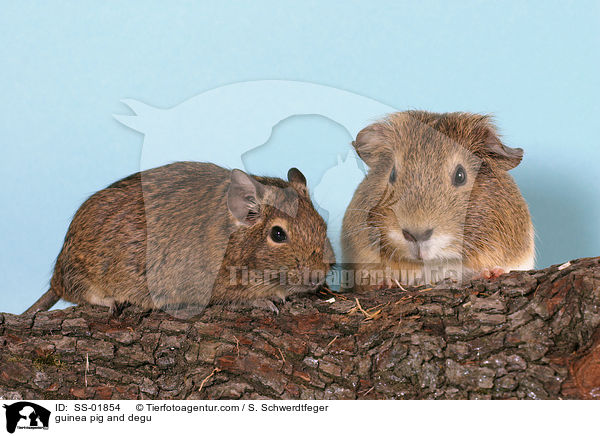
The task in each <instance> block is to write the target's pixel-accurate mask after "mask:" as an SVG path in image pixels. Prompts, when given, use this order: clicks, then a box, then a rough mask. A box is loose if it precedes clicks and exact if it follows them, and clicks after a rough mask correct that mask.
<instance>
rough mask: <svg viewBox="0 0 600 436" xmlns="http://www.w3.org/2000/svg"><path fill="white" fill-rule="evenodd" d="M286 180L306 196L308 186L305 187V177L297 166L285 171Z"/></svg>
mask: <svg viewBox="0 0 600 436" xmlns="http://www.w3.org/2000/svg"><path fill="white" fill-rule="evenodd" d="M287 178H288V182H290V183H291V185H292V186H293V187H294V188H296V190H297V191H298V192H300V193H301V194H303V195H306V196H307V197H308V188H307V187H306V177H304V174H302V172H301V171H300V170H299V169H298V168H290V169H289V171H288V173H287Z"/></svg>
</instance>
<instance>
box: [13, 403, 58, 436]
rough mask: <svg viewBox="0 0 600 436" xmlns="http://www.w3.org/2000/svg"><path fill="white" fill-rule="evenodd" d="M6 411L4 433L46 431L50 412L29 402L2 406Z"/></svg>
mask: <svg viewBox="0 0 600 436" xmlns="http://www.w3.org/2000/svg"><path fill="white" fill-rule="evenodd" d="M2 407H4V408H5V409H6V411H5V414H6V431H8V432H9V433H14V432H15V430H16V429H19V430H40V429H41V430H47V429H48V424H49V422H50V411H49V410H48V409H45V408H44V407H42V406H39V405H37V404H35V403H31V402H29V401H19V402H17V403H13V404H8V405H7V404H4V405H3V406H2Z"/></svg>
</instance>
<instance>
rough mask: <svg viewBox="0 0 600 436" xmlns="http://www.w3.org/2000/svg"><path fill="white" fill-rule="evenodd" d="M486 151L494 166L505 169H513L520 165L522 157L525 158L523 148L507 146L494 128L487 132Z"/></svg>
mask: <svg viewBox="0 0 600 436" xmlns="http://www.w3.org/2000/svg"><path fill="white" fill-rule="evenodd" d="M484 152H485V154H486V157H487V158H488V159H490V160H491V161H492V164H493V165H494V166H496V167H498V168H500V169H502V170H504V171H508V170H511V169H513V168H514V167H516V166H517V165H519V164H520V163H521V159H523V149H522V148H512V147H507V146H506V145H504V144H503V143H502V141H501V140H500V138H499V137H498V135H496V133H495V132H494V131H492V130H490V131H488V133H487V136H486V139H485V142H484Z"/></svg>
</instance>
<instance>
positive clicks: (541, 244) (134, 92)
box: [0, 1, 600, 312]
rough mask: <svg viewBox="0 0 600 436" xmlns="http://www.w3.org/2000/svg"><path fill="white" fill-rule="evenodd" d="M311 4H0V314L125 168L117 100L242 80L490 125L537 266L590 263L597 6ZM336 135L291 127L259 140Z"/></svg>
mask: <svg viewBox="0 0 600 436" xmlns="http://www.w3.org/2000/svg"><path fill="white" fill-rule="evenodd" d="M323 3H324V2H281V1H279V2H244V3H242V2H240V3H224V2H196V3H191V2H169V3H165V2H147V1H144V2H142V1H130V2H121V1H95V2H91V1H71V2H59V1H48V2H27V1H19V2H8V1H2V2H0V5H1V6H0V143H1V144H2V150H1V153H0V170H1V171H2V176H3V177H2V182H3V186H2V189H1V190H0V204H1V205H2V206H1V207H0V224H1V227H0V243H1V244H2V245H1V247H2V250H1V251H0V280H1V282H0V311H7V312H20V311H22V310H23V309H25V308H26V307H27V306H29V304H30V303H32V302H33V301H34V300H35V298H36V297H37V296H38V295H40V294H41V293H42V292H44V291H45V290H46V289H47V284H48V280H49V277H50V274H51V270H52V267H53V263H54V259H55V257H56V255H57V254H58V252H59V250H60V247H61V244H62V240H63V238H64V234H65V232H66V229H67V227H68V224H69V222H70V219H71V217H72V215H73V214H74V212H75V211H76V209H77V207H78V206H79V205H80V204H81V202H82V201H83V200H84V199H85V198H86V197H88V196H89V195H90V194H92V193H93V192H95V191H97V190H98V189H100V188H102V187H104V186H106V185H108V184H109V183H111V182H113V181H115V180H117V179H118V178H121V177H123V176H126V175H128V174H130V173H133V172H135V171H137V170H138V169H139V162H140V152H141V145H142V142H143V137H142V135H140V134H139V133H136V132H134V131H132V130H130V129H128V128H127V127H125V126H123V125H121V124H119V123H118V122H117V121H116V120H115V119H114V118H113V117H112V114H115V113H125V114H126V113H128V111H127V109H126V108H124V106H123V105H122V104H121V103H119V101H120V100H121V99H124V98H133V99H137V100H141V101H144V102H146V103H148V104H151V105H153V106H157V107H163V108H166V107H170V106H174V105H177V104H179V103H181V102H182V101H184V100H187V99H189V98H190V97H192V96H194V95H197V94H199V93H200V92H203V91H206V90H208V89H212V88H215V87H218V86H222V85H225V84H228V83H233V82H238V81H246V80H258V79H288V80H302V81H309V82H315V83H320V84H324V85H329V86H333V87H337V88H341V89H345V90H348V91H352V92H355V93H357V94H361V95H364V96H368V97H370V98H373V99H375V100H378V101H381V102H383V103H385V104H388V105H390V106H394V107H398V108H400V109H405V108H418V109H427V110H432V111H455V110H465V111H473V112H487V113H493V114H495V115H496V119H497V122H498V124H499V126H500V129H501V131H502V133H503V134H504V138H505V140H506V143H507V144H508V145H511V146H520V147H523V148H524V149H525V151H526V155H525V159H524V161H523V164H522V165H521V166H519V167H518V168H517V169H516V170H515V171H513V175H514V177H515V178H516V180H517V182H518V183H519V185H520V186H521V188H522V191H523V194H524V196H525V197H526V199H527V200H528V202H529V203H530V207H531V211H532V214H533V218H534V224H535V226H536V229H537V233H538V238H537V246H538V266H546V265H549V264H552V263H558V262H562V261H564V260H568V259H571V258H576V257H582V256H593V255H598V254H600V235H599V232H598V223H599V222H600V220H599V218H600V204H599V201H598V200H599V198H600V180H599V177H598V171H597V167H598V161H600V147H599V145H600V144H599V142H600V141H599V140H598V134H597V126H598V120H599V119H600V108H599V103H598V102H599V101H600V91H599V90H600V87H599V85H600V84H599V77H600V71H599V70H600V68H599V62H598V53H599V36H598V31H597V28H598V24H599V23H600V7H599V3H598V2H593V1H588V2H586V1H576V2H575V1H573V2H551V1H543V2H542V1H539V2H520V1H519V2H517V1H515V2H480V1H462V2H444V1H429V2H419V3H418V4H417V3H416V2H415V3H414V4H411V3H408V2H368V3H367V2H361V3H358V2H348V1H344V2H328V3H327V4H323ZM232 122H234V120H232ZM350 139H351V138H350V137H349V136H348V135H347V133H346V132H345V131H344V130H343V129H342V128H341V127H340V126H337V125H335V124H333V123H331V122H326V121H325V120H323V119H318V118H310V117H309V118H307V117H302V118H292V119H290V120H288V121H285V122H284V123H282V124H280V125H279V126H278V127H277V128H276V129H275V131H274V134H273V137H272V138H271V141H272V142H273V144H270V145H269V146H271V145H272V146H273V147H275V146H276V145H277V144H278V143H281V144H284V143H285V144H290V143H292V144H297V145H298V146H299V147H300V146H301V145H302V144H305V143H307V142H308V141H313V142H315V141H318V142H319V143H321V144H324V146H325V145H326V144H327V143H328V142H329V141H342V140H343V141H347V142H349V141H350ZM304 160H305V156H303V158H302V161H304ZM301 163H302V162H301ZM301 163H300V164H298V166H301ZM542 176H543V177H542ZM540 179H543V183H539V182H540Z"/></svg>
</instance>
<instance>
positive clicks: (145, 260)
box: [50, 162, 334, 310]
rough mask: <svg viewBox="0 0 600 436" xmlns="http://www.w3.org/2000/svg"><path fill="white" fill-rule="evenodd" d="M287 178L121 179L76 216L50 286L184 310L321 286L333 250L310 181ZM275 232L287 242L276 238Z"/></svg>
mask: <svg viewBox="0 0 600 436" xmlns="http://www.w3.org/2000/svg"><path fill="white" fill-rule="evenodd" d="M288 178H289V182H286V181H284V180H281V179H277V178H267V177H255V176H248V175H247V174H245V173H243V172H242V171H239V170H233V171H229V170H226V169H224V168H221V167H218V166H216V165H213V164H210V163H197V162H177V163H174V164H170V165H165V166H162V167H159V168H155V169H151V170H147V171H143V172H141V173H136V174H133V175H131V176H129V177H127V178H125V179H122V180H120V181H118V182H116V183H113V184H112V185H110V186H109V187H107V188H106V189H103V190H101V191H99V192H97V193H96V194H94V195H92V196H91V197H90V198H89V199H88V200H87V201H85V202H84V203H83V205H82V206H81V207H80V208H79V210H78V211H77V213H76V214H75V217H74V218H73V221H72V223H71V225H70V227H69V230H68V232H67V235H66V237H65V241H64V245H63V248H62V251H61V252H60V254H59V256H58V259H57V261H56V266H55V269H54V275H53V276H52V279H51V282H50V287H51V289H50V290H51V291H52V292H54V293H55V294H56V295H57V296H60V297H61V298H63V299H65V300H67V301H70V302H73V303H92V304H98V305H103V306H109V307H111V308H113V307H115V306H118V305H120V304H122V303H131V304H134V305H137V306H140V307H142V308H145V309H154V308H163V309H164V308H171V309H174V310H175V309H177V308H178V307H179V308H180V307H185V306H187V305H197V306H198V305H199V306H202V305H205V304H208V303H218V302H244V303H245V302H250V301H253V300H264V299H266V300H270V299H278V298H285V297H286V296H287V295H290V294H292V293H296V292H304V291H308V290H312V289H315V288H316V287H317V286H319V285H320V284H322V283H323V280H324V275H325V274H326V273H327V271H328V270H329V267H330V263H332V262H334V260H333V258H332V257H333V251H332V249H331V245H330V243H329V240H328V239H327V236H326V225H325V222H324V221H323V219H322V218H321V216H320V215H319V214H318V213H317V212H316V211H315V209H314V207H313V205H312V203H311V200H310V198H309V196H308V190H307V188H306V179H305V178H304V176H303V175H302V173H300V172H299V171H298V170H296V169H291V170H290V171H289V173H288ZM274 226H279V227H280V228H281V229H283V230H284V232H285V233H286V237H287V239H286V240H285V241H283V242H275V241H274V240H273V239H272V236H271V232H272V229H273V227H274ZM265 271H266V272H268V274H263V272H265ZM256 272H258V273H259V274H256ZM249 275H250V277H248V276H249ZM271 305H272V303H271Z"/></svg>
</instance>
